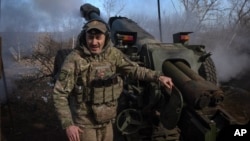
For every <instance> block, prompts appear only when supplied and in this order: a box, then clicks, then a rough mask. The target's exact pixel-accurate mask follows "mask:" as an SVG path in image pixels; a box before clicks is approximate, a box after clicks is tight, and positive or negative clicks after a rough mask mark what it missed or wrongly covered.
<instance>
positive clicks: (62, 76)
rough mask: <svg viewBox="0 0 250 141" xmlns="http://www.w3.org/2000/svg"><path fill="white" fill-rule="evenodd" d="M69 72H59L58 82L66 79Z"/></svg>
mask: <svg viewBox="0 0 250 141" xmlns="http://www.w3.org/2000/svg"><path fill="white" fill-rule="evenodd" d="M68 74H69V72H68V71H66V70H61V72H60V74H59V81H63V80H65V79H66V78H67V76H68Z"/></svg>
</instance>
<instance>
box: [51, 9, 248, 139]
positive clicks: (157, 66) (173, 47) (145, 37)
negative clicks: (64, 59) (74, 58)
mask: <svg viewBox="0 0 250 141" xmlns="http://www.w3.org/2000/svg"><path fill="white" fill-rule="evenodd" d="M80 11H81V13H82V16H83V17H84V18H85V19H86V20H87V21H88V20H92V19H99V20H102V18H101V17H100V11H99V9H98V8H96V7H94V6H92V5H90V4H84V5H82V6H81V7H80ZM108 26H109V27H110V37H111V39H112V41H113V43H114V45H115V47H117V48H119V49H120V50H121V51H122V52H124V54H125V55H126V56H127V57H128V58H130V59H131V60H132V61H134V62H137V63H138V64H139V65H141V66H144V67H147V68H150V69H153V70H157V71H160V72H162V73H163V74H164V75H166V76H169V77H171V78H172V80H173V82H174V84H175V87H174V88H173V90H172V91H169V90H167V89H165V88H163V87H162V86H160V85H158V84H155V83H145V82H142V81H135V80H131V79H129V78H126V77H124V82H125V83H124V91H123V94H122V96H121V97H120V99H119V107H118V109H117V110H118V115H117V119H116V123H115V126H114V129H115V140H119V141H120V140H121V141H123V140H124V141H168V140H183V141H218V140H225V138H228V136H229V137H231V136H233V133H232V132H231V130H235V129H236V127H237V128H241V126H243V127H244V128H245V127H247V126H249V114H250V113H249V109H247V108H248V107H250V106H249V104H247V103H248V101H249V100H250V96H249V94H245V93H244V94H240V96H241V97H242V98H240V100H242V101H241V102H243V103H244V104H243V105H244V106H245V107H240V108H238V109H237V108H232V106H230V105H234V104H235V103H234V101H233V100H232V99H234V98H235V97H234V96H228V94H227V91H226V90H225V89H222V88H221V87H219V86H218V84H217V83H218V82H217V77H216V70H215V66H214V63H213V60H212V59H211V57H210V56H211V53H208V52H206V49H205V46H204V45H189V44H188V43H187V42H188V39H189V36H188V35H189V34H190V33H191V32H180V33H176V34H174V35H173V43H162V42H160V41H158V40H157V39H155V38H154V37H153V36H152V35H150V34H149V33H148V32H146V31H145V30H144V29H142V28H141V27H140V26H139V25H138V24H137V23H135V22H134V21H133V20H131V19H128V18H126V17H111V18H110V19H109V21H108ZM60 52H61V53H63V54H64V55H65V54H67V52H69V51H60ZM58 56H61V55H60V53H59V55H58ZM58 58H60V57H58ZM59 60H60V59H59ZM55 62H57V61H55ZM59 62H60V61H59ZM57 65H58V64H57ZM59 66H60V65H59ZM56 72H57V71H55V74H56ZM227 96H228V97H227ZM239 110H242V111H243V113H244V112H245V114H242V112H241V113H239V112H237V111H239ZM249 131H250V130H249ZM228 134H230V135H228ZM226 135H227V136H226Z"/></svg>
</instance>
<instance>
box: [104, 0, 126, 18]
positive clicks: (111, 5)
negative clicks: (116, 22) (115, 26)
mask: <svg viewBox="0 0 250 141" xmlns="http://www.w3.org/2000/svg"><path fill="white" fill-rule="evenodd" d="M103 8H104V10H105V12H106V15H107V17H108V18H109V17H111V16H112V15H111V14H113V15H118V14H119V13H121V12H122V10H123V9H124V8H125V4H124V1H123V0H103Z"/></svg>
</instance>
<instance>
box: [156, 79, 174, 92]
mask: <svg viewBox="0 0 250 141" xmlns="http://www.w3.org/2000/svg"><path fill="white" fill-rule="evenodd" d="M158 79H159V81H160V82H161V84H162V85H163V86H165V87H166V88H167V89H169V90H170V91H172V88H173V86H174V83H173V82H172V79H171V78H170V77H167V76H160V77H159V78H158Z"/></svg>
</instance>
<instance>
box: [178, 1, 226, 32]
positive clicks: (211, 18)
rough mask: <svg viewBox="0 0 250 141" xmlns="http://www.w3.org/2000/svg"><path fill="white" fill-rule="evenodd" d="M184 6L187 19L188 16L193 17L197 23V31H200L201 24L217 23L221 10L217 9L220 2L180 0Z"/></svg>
mask: <svg viewBox="0 0 250 141" xmlns="http://www.w3.org/2000/svg"><path fill="white" fill-rule="evenodd" d="M180 2H181V3H182V4H183V6H184V10H185V13H187V19H188V18H190V17H189V15H191V16H195V17H196V19H198V21H197V29H198V30H199V29H201V28H202V26H203V24H205V23H206V24H207V23H210V24H211V23H214V22H217V21H218V19H217V18H216V17H218V15H219V14H221V13H222V11H223V9H221V8H220V7H219V5H220V1H218V0H180Z"/></svg>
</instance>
